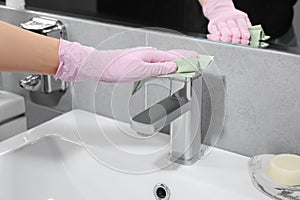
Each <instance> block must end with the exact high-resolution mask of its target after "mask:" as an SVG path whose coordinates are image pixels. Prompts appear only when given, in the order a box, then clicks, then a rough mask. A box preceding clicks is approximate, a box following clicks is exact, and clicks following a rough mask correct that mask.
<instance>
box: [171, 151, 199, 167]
mask: <svg viewBox="0 0 300 200" xmlns="http://www.w3.org/2000/svg"><path fill="white" fill-rule="evenodd" d="M203 155H204V153H203V151H200V152H199V153H198V154H197V155H195V156H194V157H192V158H191V159H188V160H187V159H184V158H182V157H178V156H174V155H172V154H169V156H168V157H169V160H170V161H171V162H175V163H178V164H181V165H192V164H194V163H195V162H197V161H198V160H199V159H200V158H202V156H203Z"/></svg>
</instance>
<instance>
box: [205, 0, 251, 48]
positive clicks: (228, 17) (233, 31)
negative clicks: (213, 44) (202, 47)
mask: <svg viewBox="0 0 300 200" xmlns="http://www.w3.org/2000/svg"><path fill="white" fill-rule="evenodd" d="M202 8H203V13H204V15H205V17H206V18H207V19H209V24H208V32H209V34H208V35H207V38H208V39H210V40H214V41H222V42H229V43H233V44H243V45H247V44H248V43H249V39H250V33H249V30H248V28H249V27H250V26H251V22H250V20H249V18H248V15H247V14H246V13H244V12H242V11H240V10H237V9H236V8H235V7H234V4H233V2H232V0H206V2H205V3H204V5H202Z"/></svg>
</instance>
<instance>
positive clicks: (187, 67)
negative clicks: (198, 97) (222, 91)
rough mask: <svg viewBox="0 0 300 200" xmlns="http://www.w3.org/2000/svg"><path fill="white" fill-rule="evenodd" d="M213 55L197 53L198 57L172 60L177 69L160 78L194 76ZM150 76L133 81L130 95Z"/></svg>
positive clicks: (206, 65)
mask: <svg viewBox="0 0 300 200" xmlns="http://www.w3.org/2000/svg"><path fill="white" fill-rule="evenodd" d="M213 59H214V57H213V56H207V55H199V57H198V59H197V58H195V57H193V56H191V57H185V58H181V59H178V60H174V61H173V62H174V63H176V65H177V71H176V72H174V73H171V74H166V75H162V76H159V77H162V78H176V77H180V78H182V77H185V78H192V77H193V76H195V72H196V71H202V70H205V69H206V68H207V67H208V66H209V64H210V63H212V61H213ZM149 79H150V78H147V79H144V80H141V81H138V82H135V83H134V85H133V89H132V93H131V94H132V95H133V94H135V93H136V92H137V91H138V90H139V89H141V88H142V87H143V85H144V84H145V83H146V82H147V81H148V80H149Z"/></svg>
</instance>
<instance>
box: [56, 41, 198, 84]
mask: <svg viewBox="0 0 300 200" xmlns="http://www.w3.org/2000/svg"><path fill="white" fill-rule="evenodd" d="M185 56H195V57H197V56H198V54H197V52H193V51H185V50H174V51H161V50H157V49H155V48H151V47H140V48H132V49H122V50H96V49H94V48H92V47H87V46H83V45H81V44H79V43H77V42H68V41H65V40H62V39H61V40H60V46H59V59H60V65H59V67H58V70H57V72H56V74H55V76H54V77H55V78H56V79H61V80H64V81H68V82H73V81H83V80H98V81H103V82H134V81H138V80H142V79H145V78H148V77H151V76H158V75H164V74H169V73H172V72H175V71H176V70H177V66H176V64H175V63H174V62H172V61H173V60H176V59H178V58H181V57H185Z"/></svg>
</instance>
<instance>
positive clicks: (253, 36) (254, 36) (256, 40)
mask: <svg viewBox="0 0 300 200" xmlns="http://www.w3.org/2000/svg"><path fill="white" fill-rule="evenodd" d="M249 32H250V46H251V47H263V48H265V47H267V46H269V44H268V43H266V42H263V41H266V40H269V39H270V38H271V37H270V36H267V35H266V34H265V31H264V30H263V28H262V26H261V25H255V26H251V27H250V28H249Z"/></svg>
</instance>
